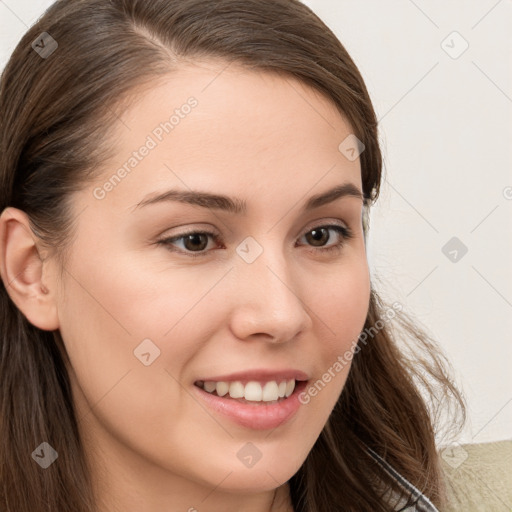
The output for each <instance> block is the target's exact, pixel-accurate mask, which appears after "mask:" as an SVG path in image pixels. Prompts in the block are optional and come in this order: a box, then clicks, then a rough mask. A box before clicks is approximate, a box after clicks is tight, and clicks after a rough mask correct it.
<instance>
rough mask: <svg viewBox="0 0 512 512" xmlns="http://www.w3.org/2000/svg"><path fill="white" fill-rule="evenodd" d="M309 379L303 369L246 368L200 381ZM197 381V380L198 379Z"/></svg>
mask: <svg viewBox="0 0 512 512" xmlns="http://www.w3.org/2000/svg"><path fill="white" fill-rule="evenodd" d="M290 379H295V380H308V379H309V377H308V375H307V374H306V373H305V372H303V371H301V370H296V369H293V368H288V369H277V370H269V369H267V368H265V369H254V370H245V371H240V372H235V373H230V374H229V375H213V376H209V377H205V378H202V379H199V380H200V381H203V382H204V381H215V382H219V381H224V382H233V381H251V380H254V381H270V380H276V381H283V380H290ZM196 382H197V381H196Z"/></svg>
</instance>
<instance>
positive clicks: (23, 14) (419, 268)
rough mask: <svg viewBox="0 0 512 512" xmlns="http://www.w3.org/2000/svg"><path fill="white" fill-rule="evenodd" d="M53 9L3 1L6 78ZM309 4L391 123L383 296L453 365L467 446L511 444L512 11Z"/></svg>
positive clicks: (378, 273) (381, 225)
mask: <svg viewBox="0 0 512 512" xmlns="http://www.w3.org/2000/svg"><path fill="white" fill-rule="evenodd" d="M51 3H52V2H51V1H43V0H2V1H0V69H2V68H3V67H4V65H5V63H6V61H7V59H8V57H9V55H10V53H11V52H12V50H13V49H14V47H15V45H16V44H17V42H18V40H19V39H20V38H21V36H22V35H23V33H24V32H25V31H26V30H27V29H28V27H29V26H30V25H31V24H33V23H34V22H35V21H36V20H37V18H38V17H39V16H40V15H41V14H42V13H43V12H44V9H45V8H47V7H48V6H49V5H50V4H51ZM305 3H306V4H307V5H309V6H310V7H311V8H312V9H313V10H314V11H315V12H316V13H317V14H318V15H319V16H320V17H321V18H322V19H323V20H324V22H325V23H326V24H327V25H328V26H329V27H330V28H331V29H332V30H333V31H334V32H335V34H336V35H337V36H338V37H339V39H340V40H341V42H342V43H343V45H344V46H345V47H346V48H347V50H348V51H349V53H350V54H351V56H352V58H353V59H354V61H355V62H356V64H357V65H358V67H359V69H360V71H361V73H362V75H363V77H364V79H365V81H366V84H367V87H368V89H369V92H370V95H371V97H372V101H373V103H374V107H375V109H376V111H377V115H378V118H379V120H380V130H381V142H382V150H383V152H384V159H385V169H384V179H383V185H382V191H381V196H380V199H379V200H378V202H377V205H376V206H375V207H374V209H373V210H372V214H371V221H370V226H371V228H370V238H369V247H368V250H369V263H370V268H371V273H372V279H373V281H374V286H375V287H376V289H377V291H378V292H379V293H380V294H381V295H382V296H383V297H384V298H386V299H387V300H389V301H390V302H394V301H398V302H400V303H401V304H402V305H403V306H404V310H405V311H407V312H409V313H411V314H414V315H416V317H417V319H418V320H419V321H420V322H421V323H422V325H423V326H424V327H426V328H427V329H428V331H429V332H430V334H432V335H433V336H434V337H435V338H436V339H437V340H438V341H439V342H440V344H441V345H442V347H443V348H444V350H445V352H446V354H447V355H448V357H449V359H450V360H451V363H452V365H453V366H454V368H455V377H456V381H457V382H458V383H459V384H460V385H461V387H462V388H463V390H464V392H465V394H466V397H467V400H468V406H469V407H468V409H469V411H468V412H469V422H468V425H467V428H466V430H465V433H464V435H463V437H462V438H461V439H460V441H461V442H474V443H479V442H485V441H495V440H500V439H510V438H512V369H511V363H512V334H511V332H512V171H511V169H512V149H511V148H512V144H511V141H512V122H511V121H512V72H511V70H512V66H511V64H512V62H511V61H512V31H511V30H510V27H511V26H512V2H510V1H508V0H505V1H503V0H502V1H496V0H490V1H477V2H465V1H463V0H458V1H451V2H443V1H441V0H435V1H429V2H427V1H421V2H420V1H419V0H418V1H412V0H409V1H406V0H400V1H398V0H389V1H386V2H382V1H379V0H359V1H355V0H352V1H347V0H309V1H305ZM453 32H457V33H458V35H457V34H453ZM443 41H444V42H443ZM466 45H468V47H467V49H466V50H465V51H464V52H462V50H463V49H464V48H465V46H466ZM454 237H455V238H456V239H455V240H452V238H454ZM450 240H452V241H451V244H452V245H448V246H446V247H445V245H446V244H447V243H448V242H449V241H450ZM464 246H465V247H466V248H467V252H466V253H465V254H463V250H464ZM443 248H444V249H443ZM454 251H456V252H454Z"/></svg>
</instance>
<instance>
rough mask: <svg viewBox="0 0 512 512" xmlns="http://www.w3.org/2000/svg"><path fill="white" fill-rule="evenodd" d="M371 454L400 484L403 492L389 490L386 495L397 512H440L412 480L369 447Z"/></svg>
mask: <svg viewBox="0 0 512 512" xmlns="http://www.w3.org/2000/svg"><path fill="white" fill-rule="evenodd" d="M367 450H368V453H369V454H370V456H371V457H372V458H373V459H374V460H375V461H376V462H377V463H378V464H379V465H380V466H381V467H382V469H383V470H384V471H385V472H386V473H387V474H388V475H389V476H390V477H391V478H392V479H393V480H394V481H395V482H396V483H397V484H398V486H399V487H400V488H401V489H402V491H403V494H402V495H400V496H399V495H397V494H396V493H394V492H392V491H389V492H387V494H386V495H385V499H386V501H387V502H388V504H389V505H390V506H391V507H393V508H392V510H394V511H395V512H439V510H438V509H437V508H436V507H435V505H434V504H433V503H432V502H431V501H430V500H429V499H428V498H427V496H425V495H424V494H423V493H422V492H421V491H420V490H419V489H417V488H416V487H415V486H414V485H413V484H412V483H411V482H409V481H408V480H407V479H406V478H405V477H403V476H402V475H401V474H400V473H398V471H396V469H394V468H393V467H392V466H391V465H390V464H389V463H388V462H386V461H385V460H384V459H383V458H382V457H380V456H379V455H378V454H377V453H375V452H374V451H373V450H372V449H371V448H369V447H367Z"/></svg>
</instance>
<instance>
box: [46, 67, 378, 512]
mask: <svg viewBox="0 0 512 512" xmlns="http://www.w3.org/2000/svg"><path fill="white" fill-rule="evenodd" d="M225 67H226V64H225V63H221V64H216V63H214V62H213V61H210V62H209V63H205V62H203V63H202V64H201V65H197V64H196V65H194V66H192V65H188V66H186V67H182V68H181V69H180V70H179V71H178V72H176V73H173V74H172V76H169V77H167V79H166V80H165V81H161V80H160V81H158V82H155V86H154V87H152V88H151V89H147V90H145V91H144V92H143V93H141V96H140V97H139V99H138V100H137V102H136V103H134V104H132V106H131V107H130V108H129V109H128V110H126V111H125V112H124V113H123V114H122V116H121V117H120V119H119V123H117V124H116V126H115V127H114V133H113V138H112V141H113V144H114V148H115V152H116V156H115V158H114V159H113V160H112V161H110V162H108V164H106V165H105V168H104V172H103V174H102V176H101V178H100V179H99V180H98V181H97V182H96V183H95V184H93V185H91V186H90V187H89V188H87V189H86V190H83V191H81V192H80V193H77V194H76V196H75V202H74V212H75V215H76V216H77V219H78V220H77V222H78V224H77V226H78V230H77V236H76V239H75V240H74V242H73V246H72V250H71V253H70V258H69V260H68V261H67V262H66V267H65V270H66V272H64V280H63V281H62V283H61V284H62V289H61V290H62V292H61V294H60V295H59V296H58V317H59V324H60V327H59V329H60V331H61V335H62V337H63V340H64V343H65V346H66V349H67V351H68V353H69V357H70V361H71V367H72V368H71V371H70V373H71V379H72V386H73V393H74V399H75V401H76V404H77V409H78V417H79V423H80V428H81V429H82V430H83V433H84V436H85V439H86V443H87V447H88V450H90V452H91V453H92V452H93V451H94V453H95V456H97V457H98V458H99V459H98V460H97V461H98V463H99V461H100V460H101V464H103V465H104V467H106V468H108V472H109V473H110V474H109V475H108V476H105V478H104V479H103V480H102V482H104V483H105V482H107V481H108V485H109V488H108V492H111V493H112V494H115V491H114V489H116V488H117V489H121V488H122V489H123V492H125V493H126V496H127V498H128V497H130V500H131V503H135V501H136V500H137V499H140V500H141V503H142V502H145V503H148V501H147V500H150V501H149V502H151V503H153V502H154V503H156V501H157V500H158V499H160V498H157V496H160V497H162V496H163V495H164V494H165V493H168V495H169V496H170V495H171V489H172V492H173V493H175V492H176V489H179V490H180V491H182V493H183V494H185V493H186V490H187V489H193V488H195V489H197V488H198V486H200V487H201V488H203V491H204V492H203V493H202V494H201V493H199V494H197V496H199V497H200V499H198V500H197V501H196V502H195V503H190V501H189V502H187V503H189V505H188V506H189V507H196V508H197V510H199V511H200V510H201V503H202V502H201V500H203V498H204V500H205V501H204V505H205V507H206V505H207V504H208V503H214V502H215V500H216V499H217V497H218V498H219V499H220V497H221V496H222V495H223V493H225V492H228V493H235V494H238V495H239V493H241V492H243V493H254V494H258V493H260V494H261V493H264V492H266V491H269V490H271V489H274V488H276V487H278V486H279V485H280V484H283V483H284V482H286V481H287V480H288V479H289V478H290V477H291V476H292V475H293V474H294V473H295V472H296V471H297V470H298V469H299V467H300V466H301V464H302V463H303V462H304V460H305V458H306V456H307V454H308V452H309V451H310V450H311V448H312V446H313V444H314V443H315V441H316V439H317V437H318V436H319V434H320V432H321V430H322V428H323V426H324V424H325V423H326V421H327V419H328V417H329V414H330V413H331V411H332V409H333V407H334V405H335V403H336V401H337V399H338V397H339V395H340V393H341V391H342V388H343V386H344V383H345V380H346V377H347V372H348V370H349V367H350V357H348V358H347V357H345V356H344V354H345V353H346V352H347V351H350V350H353V348H354V342H355V340H357V338H358V335H359V333H360V332H361V330H362V329H363V326H364V321H365V318H366V314H367V311H368V302H369V297H370V282H369V272H368V267H367V260H366V252H365V244H364V238H363V230H362V221H361V213H362V206H363V202H362V198H361V197H357V195H341V196H339V197H336V198H335V197H334V195H327V196H326V197H325V198H324V199H323V200H318V201H316V202H315V203H313V202H312V198H317V196H321V195H323V194H325V193H326V192H328V191H331V190H332V189H334V188H335V187H340V186H342V185H344V184H349V185H350V186H352V187H353V188H354V189H358V190H359V191H361V190H362V188H361V169H360V163H359V159H357V158H355V157H354V156H352V157H351V158H348V157H347V156H345V155H349V156H351V155H353V153H351V152H347V151H346V145H347V144H348V143H349V142H350V138H349V139H347V140H346V141H345V139H346V138H347V137H348V136H349V135H351V133H352V131H351V128H350V126H349V125H348V124H347V123H346V122H344V120H343V118H342V117H341V116H340V114H339V113H338V112H337V111H336V110H335V108H334V106H333V105H331V103H329V102H328V101H327V100H326V99H325V98H323V97H322V96H321V95H319V94H318V93H317V92H315V91H314V90H313V89H310V88H308V87H307V86H304V85H302V84H301V83H300V82H297V81H295V80H292V79H289V78H282V77H278V76H276V75H271V74H268V73H264V72H256V71H247V70H242V69H241V68H238V67H236V66H234V65H231V66H230V67H228V68H227V69H224V68H225ZM166 123H167V124H166ZM344 141H345V142H344ZM342 143H343V144H342ZM340 144H342V148H341V149H340V148H339V146H340ZM144 148H145V149H144ZM355 156H357V154H356V155H355ZM123 165H124V171H123V170H121V169H123ZM171 190H172V191H174V192H173V195H171V194H169V196H168V198H167V200H159V201H155V202H152V203H150V202H147V201H148V199H151V198H154V197H155V196H156V195H159V194H162V193H165V192H168V191H171ZM203 195H204V196H203ZM213 196H215V197H213ZM218 196H223V197H224V196H225V199H224V198H223V199H220V198H218ZM145 202H147V203H146V204H145ZM308 206H309V207H308ZM323 226H327V227H326V228H324V229H322V227H323ZM338 228H341V229H338ZM343 228H348V229H349V230H350V232H351V233H352V237H351V238H347V239H344V235H343V232H344V231H343ZM192 232H193V233H196V234H195V235H192V236H188V237H187V236H185V235H186V234H190V233H192ZM208 233H210V234H208ZM164 239H168V241H167V242H164ZM169 239H172V240H169ZM55 275H57V273H55ZM342 360H343V362H342V364H339V365H336V362H337V361H338V362H340V361H342ZM340 366H341V369H340ZM329 371H330V379H328V378H327V377H325V375H324V374H326V372H329ZM290 380H291V381H295V380H298V381H303V380H307V381H308V382H307V383H304V382H303V383H302V384H300V383H299V382H297V383H295V382H293V383H292V384H290V383H288V388H287V389H286V384H282V382H286V381H290ZM319 380H320V381H321V384H320V385H319V384H317V387H316V393H315V391H314V390H313V391H312V392H311V393H309V391H308V389H310V388H311V386H313V385H314V384H315V382H317V381H319ZM205 381H206V382H207V384H206V386H207V388H208V391H207V390H205V389H201V388H200V387H199V386H198V384H199V385H201V383H204V382H205ZM221 381H222V382H223V383H220V384H218V382H221ZM236 381H238V383H235V382H236ZM212 382H213V384H212ZM249 382H251V384H248V383H249ZM245 384H248V386H244V385H245ZM293 384H295V386H296V387H295V391H294V392H293V393H292V394H291V395H290V396H289V397H288V398H287V397H286V395H288V394H289V393H290V392H291V389H292V387H293ZM228 386H229V391H227V394H225V395H224V397H222V398H221V397H220V396H217V391H218V390H220V391H219V393H220V394H222V393H223V392H226V390H227V389H228ZM212 389H215V391H214V393H211V392H209V391H211V390H212ZM299 391H302V392H303V394H302V395H301V396H302V398H304V397H307V400H305V399H301V400H299V397H298V393H299ZM241 392H244V393H247V395H244V396H247V398H248V399H249V400H247V401H246V403H242V402H241V400H240V399H236V398H231V397H230V393H232V394H233V396H234V397H236V396H239V394H240V393H241ZM283 392H284V393H285V396H284V397H280V395H282V394H283ZM237 393H238V395H237ZM276 393H277V395H276ZM263 395H264V396H263ZM277 397H280V398H279V401H278V402H277V403H267V402H266V401H258V398H265V399H266V400H267V401H271V402H273V400H274V399H275V398H277ZM302 402H304V403H302ZM306 402H307V403H306ZM177 486H179V487H177ZM105 487H106V483H105ZM214 488H215V489H216V490H215V493H213V494H212V489H214ZM180 495H181V493H180ZM142 496H144V498H142ZM174 496H176V494H174ZM134 500H135V501H134ZM151 500H153V501H151ZM175 502H176V503H178V502H177V501H175ZM183 505H186V503H183ZM205 507H203V509H205ZM148 510H149V509H148ZM177 510H178V509H177ZM184 510H187V509H186V508H185V509H184Z"/></svg>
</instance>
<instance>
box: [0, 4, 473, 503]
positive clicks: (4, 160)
mask: <svg viewBox="0 0 512 512" xmlns="http://www.w3.org/2000/svg"><path fill="white" fill-rule="evenodd" d="M38 41H39V44H38V43H37V42H38ZM41 41H43V42H42V43H41ZM45 52H46V53H45ZM210 57H211V58H216V59H223V60H225V62H226V63H228V62H235V63H236V64H237V65H242V66H245V67H246V68H247V69H256V70H263V71H268V72H276V73H281V74H283V75H284V76H289V77H293V78H296V79H299V80H301V81H302V82H304V83H305V84H307V85H309V86H311V87H313V88H315V89H316V90H317V91H320V92H321V93H323V94H324V95H325V96H326V97H328V98H329V99H330V100H331V101H332V102H333V103H334V104H335V106H336V108H337V109H338V110H339V112H340V113H341V114H342V115H343V116H345V118H346V119H347V120H348V121H349V123H350V125H351V127H352V130H353V132H354V134H355V135H356V136H357V138H358V139H360V140H361V141H362V142H363V143H364V146H365V149H364V151H363V152H362V153H361V155H360V161H361V173H362V176H361V177H362V185H363V192H364V195H365V197H366V199H367V201H368V202H369V203H373V202H375V201H376V199H377V197H378V195H379V188H380V181H381V168H382V157H381V152H380V148H379V144H378V135H377V119H376V116H375V112H374V110H373V107H372V103H371V101H370V97H369V95H368V92H367V90H366V87H365V85H364V82H363V79H362V77H361V75H360V73H359V71H358V69H357V67H356V65H355V64H354V62H353V61H352V59H351V58H350V56H349V55H348V53H347V52H346V50H345V49H344V47H343V46H342V44H341V43H340V42H339V40H338V39H337V38H336V37H335V35H334V34H333V33H332V31H331V30H330V29H329V28H328V27H327V26H326V25H325V24H324V23H323V22H322V21H321V20H320V19H319V18H318V17H317V16H316V15H315V14H314V13H313V12H312V11H311V10H310V9H309V8H308V7H307V6H305V5H304V4H302V3H301V2H300V1H299V0H215V1H212V0H151V1H147V0H59V1H57V2H55V3H54V4H53V5H52V6H51V7H50V8H49V9H48V10H47V11H46V12H45V14H44V15H43V16H42V17H41V18H40V19H39V20H38V21H37V23H36V24H35V25H33V26H32V27H31V28H30V29H29V30H28V32H27V33H26V34H25V35H24V36H23V38H22V39H21V41H20V42H19V44H18V45H17V47H16V48H15V50H14V52H13V54H12V56H11V58H10V60H9V61H8V63H7V65H6V67H5V69H4V72H3V74H2V77H1V82H0V180H1V188H0V211H2V210H3V209H4V208H6V207H7V206H12V207H15V208H19V209H20V210H23V211H24V212H25V213H26V214H27V215H28V217H29V219H30V226H31V228H32V230H33V232H34V233H35V234H36V235H37V237H38V238H39V239H40V240H41V243H44V244H45V245H46V246H47V247H49V248H52V250H54V251H55V255H56V257H58V258H59V261H61V262H62V263H64V262H65V255H66V250H67V249H69V248H70V246H71V244H72V238H73V237H72V233H73V230H74V229H75V228H76V223H74V221H75V220H76V219H73V218H72V217H71V215H70V212H71V209H70V197H71V194H72V192H74V191H78V190H81V189H82V187H84V186H85V185H86V184H87V183H89V181H88V180H89V179H94V177H95V176H94V171H95V170H97V169H99V168H100V167H101V163H102V162H103V161H105V159H107V158H109V157H110V156H111V153H110V152H111V150H112V147H113V144H109V131H110V130H111V127H112V126H113V123H115V122H118V121H117V115H118V113H119V112H120V111H121V110H122V108H123V106H125V105H127V104H128V102H129V100H130V98H132V97H133V96H134V95H135V91H140V87H145V86H148V87H150V86H151V83H152V81H153V83H154V80H155V78H156V77H158V76H162V75H165V74H169V73H172V72H173V70H175V69H177V68H179V65H180V62H184V61H185V60H186V59H188V60H190V61H193V59H194V58H210ZM367 228H368V226H367V224H366V222H365V233H366V230H367ZM7 288H8V284H7V283H3V284H2V286H1V290H0V315H1V320H0V322H1V327H0V329H1V332H0V509H1V510H3V511H5V512H38V511H41V512H42V511H43V510H44V511H46V512H64V511H69V512H71V511H72V512H91V511H94V510H96V505H95V501H94V496H93V491H92V486H91V479H90V474H89V468H88V466H87V464H86V462H85V460H86V458H85V455H84V453H83V446H82V444H81V440H80V436H79V431H78V427H77V421H76V417H75V413H76V411H75V408H74V404H73V400H72V395H71V388H70V382H69V378H68V374H67V371H66V364H67V362H69V360H68V358H67V354H66V350H65V347H64V344H63V341H62V338H61V336H60V332H59V331H58V330H57V331H53V332H48V331H43V330H40V329H38V328H36V327H35V326H33V325H32V324H30V323H29V322H28V320H27V319H26V318H25V317H24V316H23V314H22V313H21V312H20V310H19V309H18V308H17V307H16V306H15V304H14V303H13V302H12V300H11V299H10V297H9V295H8V293H7ZM386 307H387V306H386V305H385V304H384V303H383V301H382V300H381V299H380V298H379V295H378V294H377V292H376V290H375V289H374V288H373V286H372V291H371V298H370V304H369V310H368V315H367V319H366V322H365V330H364V332H365V333H366V337H365V339H364V343H363V340H362V339H360V340H359V341H360V343H359V345H358V347H359V348H358V350H357V353H356V354H355V355H354V358H353V363H352V368H351V370H350V372H349V376H348V380H347V382H346V385H345V388H344V390H343V392H342V394H341V397H340V399H339V401H338V403H337V405H336V407H335V409H334V410H333V412H332V414H331V416H330V418H329V421H328V423H327V424H326V426H325V428H324V429H323V431H322V433H321V434H320V436H319V438H318V440H317V442H316V444H315V445H314V447H313V448H312V450H311V452H310V453H309V455H308V457H307V459H306V460H305V462H304V464H303V465H302V467H301V468H300V469H299V471H298V472H297V473H296V474H295V475H294V476H293V477H292V478H291V479H290V481H289V484H290V490H291V497H292V502H293V506H294V509H295V510H296V511H297V512H327V511H342V510H343V511H350V510H354V511H355V510H357V511H361V510H372V511H384V510H390V508H389V505H386V503H385V500H384V498H383V494H384V492H385V490H384V491H383V490H382V487H379V485H377V483H378V482H380V483H384V484H385V487H386V488H388V489H390V488H395V487H396V486H395V484H394V482H393V481H392V479H390V477H389V476H388V475H387V473H386V472H384V471H382V469H381V468H380V466H379V465H378V464H376V463H375V461H374V460H373V459H372V458H370V457H369V456H368V451H367V447H369V448H371V449H372V450H374V451H375V452H376V453H378V454H380V455H381V456H382V457H383V458H384V459H386V460H387V461H388V462H389V463H390V464H391V465H392V466H393V467H394V468H395V469H396V470H397V471H398V472H400V473H401V474H402V475H403V476H404V477H405V478H407V479H408V480H409V481H410V482H411V483H413V484H414V485H415V486H416V487H417V488H418V489H420V490H421V491H422V492H423V493H425V494H426V495H427V496H428V497H429V498H430V499H431V501H433V502H434V503H435V504H438V505H439V504H442V502H443V483H442V482H443V475H442V470H441V468H440V464H439V455H438V452H437V450H436V427H437V426H438V413H437V411H439V410H440V406H441V405H442V404H444V402H445V401H446V400H447V399H451V400H452V402H450V403H454V404H455V405H456V406H459V407H460V409H459V410H460V411H462V413H463V414H462V417H463V416H464V407H463V402H462V399H461V396H460V394H459V392H458V391H457V389H456V388H455V387H454V385H453V384H452V383H451V381H450V379H449V377H448V373H447V369H446V368H448V367H447V363H446V361H445V359H444V358H443V356H442V355H441V353H440V351H439V349H438V347H437V346H436V344H435V342H434V341H433V340H432V339H431V338H430V337H429V335H427V333H426V330H424V329H422V328H420V326H419V324H418V323H417V322H416V321H414V320H413V319H412V318H410V317H408V315H407V314H406V313H405V312H400V313H399V314H397V315H396V318H395V319H394V320H393V329H395V328H396V327H401V330H398V329H397V330H396V333H400V335H397V334H396V333H394V330H392V329H391V328H390V326H389V325H387V324H386V322H385V320H386V319H385V318H384V311H385V308H386ZM368 333H371V334H370V337H369V338H368ZM403 341H408V344H409V346H410V347H411V350H406V349H405V348H404V346H403V343H402V342H403ZM455 424H456V423H455V422H454V423H453V425H455ZM42 441H48V442H49V444H50V445H52V446H58V447H59V450H58V453H59V458H58V463H57V464H53V465H51V466H50V467H49V468H47V469H46V470H44V471H41V468H40V467H39V466H38V465H37V464H35V463H34V462H33V461H32V459H31V453H32V452H33V451H34V449H35V448H36V447H37V446H38V445H40V443H41V442H42ZM397 490H398V489H397Z"/></svg>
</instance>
